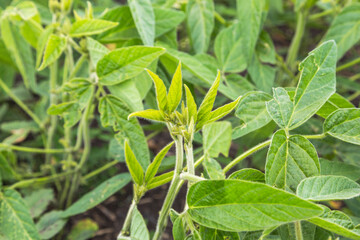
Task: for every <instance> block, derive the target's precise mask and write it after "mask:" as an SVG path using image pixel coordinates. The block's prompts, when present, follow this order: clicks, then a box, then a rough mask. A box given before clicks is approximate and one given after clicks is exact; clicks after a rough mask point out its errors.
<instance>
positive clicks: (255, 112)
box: [232, 92, 271, 139]
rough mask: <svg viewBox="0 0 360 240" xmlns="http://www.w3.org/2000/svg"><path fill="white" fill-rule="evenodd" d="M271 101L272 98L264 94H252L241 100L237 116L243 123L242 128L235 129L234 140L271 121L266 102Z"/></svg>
mask: <svg viewBox="0 0 360 240" xmlns="http://www.w3.org/2000/svg"><path fill="white" fill-rule="evenodd" d="M269 100H271V96H270V95H269V94H267V93H263V92H250V93H248V94H246V95H245V96H244V97H243V98H241V99H240V102H239V107H238V108H237V110H236V112H235V116H236V117H238V118H239V119H240V121H241V123H240V126H238V127H236V128H234V131H233V134H232V138H233V139H237V138H239V137H242V136H244V135H246V134H248V133H250V132H253V131H255V130H257V129H259V128H261V127H263V126H265V125H266V124H268V123H269V122H270V121H271V117H270V115H269V113H268V112H267V110H266V105H265V102H266V101H269Z"/></svg>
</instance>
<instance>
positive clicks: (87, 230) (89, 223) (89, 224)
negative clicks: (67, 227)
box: [67, 218, 99, 240]
mask: <svg viewBox="0 0 360 240" xmlns="http://www.w3.org/2000/svg"><path fill="white" fill-rule="evenodd" d="M98 230H99V226H98V225H97V223H96V222H95V221H93V220H91V219H90V218H85V219H82V220H80V221H78V222H77V223H76V225H75V226H73V227H72V229H71V231H70V233H69V235H68V237H67V240H87V239H91V238H92V237H93V236H94V235H95V233H96V232H97V231H98Z"/></svg>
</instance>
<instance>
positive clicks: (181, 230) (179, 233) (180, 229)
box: [172, 217, 186, 240]
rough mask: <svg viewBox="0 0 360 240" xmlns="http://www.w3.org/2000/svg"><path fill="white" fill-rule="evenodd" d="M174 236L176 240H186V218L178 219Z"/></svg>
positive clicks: (173, 230) (174, 225) (173, 231)
mask: <svg viewBox="0 0 360 240" xmlns="http://www.w3.org/2000/svg"><path fill="white" fill-rule="evenodd" d="M172 235H173V238H174V240H184V239H185V237H186V225H185V221H184V218H182V217H178V218H176V220H175V222H174V224H173V229H172Z"/></svg>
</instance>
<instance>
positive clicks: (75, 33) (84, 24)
mask: <svg viewBox="0 0 360 240" xmlns="http://www.w3.org/2000/svg"><path fill="white" fill-rule="evenodd" d="M117 25H118V23H116V22H110V21H106V20H101V19H82V20H79V21H76V22H74V24H73V25H72V26H71V29H70V36H71V37H85V36H91V35H95V34H99V33H102V32H105V31H107V30H109V29H111V28H113V27H116V26H117Z"/></svg>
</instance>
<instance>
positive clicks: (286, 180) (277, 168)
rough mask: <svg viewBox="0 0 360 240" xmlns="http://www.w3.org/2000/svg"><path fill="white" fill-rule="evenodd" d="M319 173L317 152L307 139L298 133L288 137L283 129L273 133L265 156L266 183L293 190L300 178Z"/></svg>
mask: <svg viewBox="0 0 360 240" xmlns="http://www.w3.org/2000/svg"><path fill="white" fill-rule="evenodd" d="M319 173H320V164H319V159H318V156H317V152H316V149H315V147H314V146H313V145H312V144H311V142H310V141H309V140H307V139H306V138H305V137H303V136H300V135H294V136H290V137H288V136H287V135H286V133H285V131H284V130H279V131H277V132H276V133H275V134H274V135H273V137H272V140H271V145H270V148H269V151H268V153H267V157H266V166H265V180H266V183H267V184H269V185H272V186H276V187H278V188H282V189H285V190H290V191H295V190H296V187H297V185H298V184H299V183H300V181H301V180H302V179H304V178H307V177H312V176H316V175H319Z"/></svg>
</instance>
